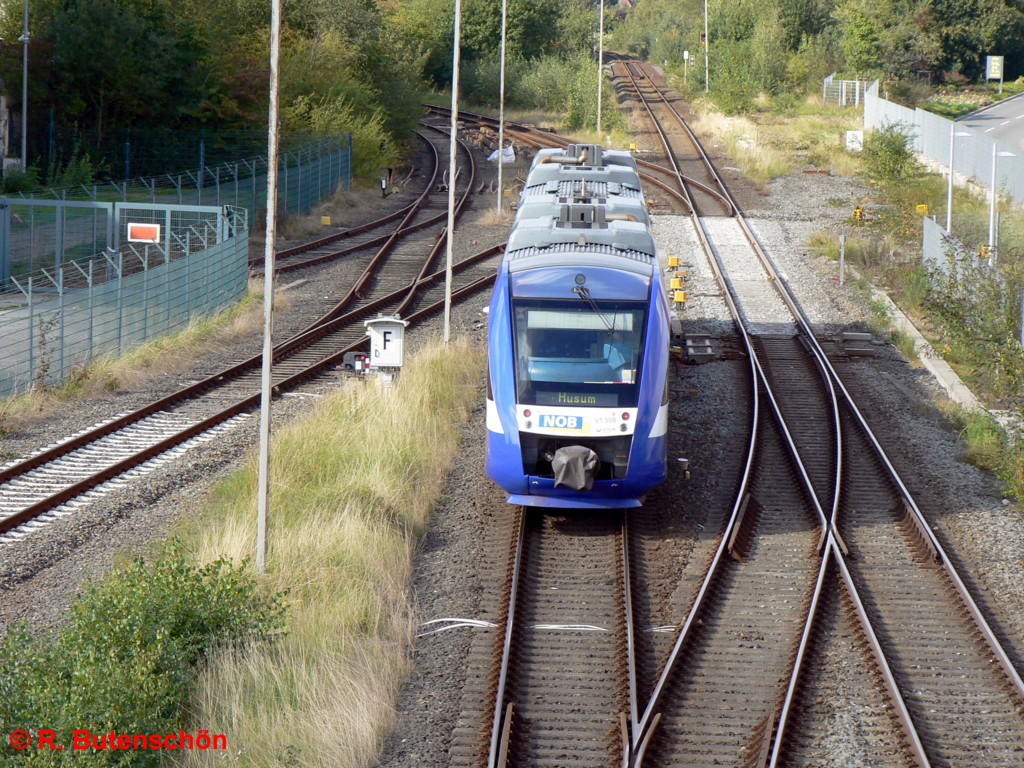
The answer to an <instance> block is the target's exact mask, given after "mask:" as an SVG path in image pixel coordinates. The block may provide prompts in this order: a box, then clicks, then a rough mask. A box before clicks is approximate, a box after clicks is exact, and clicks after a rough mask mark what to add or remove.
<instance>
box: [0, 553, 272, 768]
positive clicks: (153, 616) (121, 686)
mask: <svg viewBox="0 0 1024 768" xmlns="http://www.w3.org/2000/svg"><path fill="white" fill-rule="evenodd" d="M283 621H284V610H283V606H282V603H281V601H280V599H279V598H278V597H271V598H265V597H263V596H261V595H260V594H259V592H258V591H257V588H256V584H255V582H254V581H253V579H252V578H251V576H249V575H248V573H247V572H246V571H244V570H242V569H239V568H235V567H232V566H231V565H229V564H227V563H226V562H223V561H218V562H215V563H211V564H210V565H207V566H205V567H202V568H196V567H194V566H192V565H190V564H189V563H188V562H187V561H186V559H185V557H184V556H182V555H181V554H177V553H175V552H173V551H172V552H170V553H169V554H168V555H167V556H166V557H165V558H163V559H161V560H158V561H157V562H155V563H153V564H150V565H146V564H145V563H143V562H142V561H141V560H137V561H135V562H133V563H132V564H130V565H129V566H127V567H125V568H122V569H120V570H118V571H115V572H114V573H113V574H111V575H110V576H108V577H107V578H105V579H103V580H102V581H100V582H99V583H97V584H94V585H93V586H91V587H89V588H88V589H87V590H86V591H85V593H84V594H83V595H82V596H80V597H79V598H78V599H77V601H76V602H75V604H74V607H73V608H72V610H71V616H70V619H69V621H68V623H67V624H66V625H65V626H64V627H63V628H62V629H61V630H60V631H59V634H58V635H57V637H56V638H55V639H52V638H48V637H47V636H46V635H45V634H40V635H35V636H33V635H32V634H30V633H29V632H28V631H27V630H26V629H23V628H16V629H12V630H11V631H10V632H9V634H8V635H7V636H6V637H5V638H4V639H3V640H2V641H0V669H2V670H3V674H2V676H0V731H2V732H3V733H4V734H5V737H4V743H3V745H2V746H0V755H2V756H3V757H4V760H5V761H7V762H5V763H4V764H5V765H6V764H12V765H13V764H14V762H12V761H16V762H17V765H21V766H30V767H33V768H34V767H35V766H63V765H75V766H81V765H87V766H114V765H118V766H147V765H152V766H155V765H158V764H159V763H160V755H161V752H160V751H159V750H130V751H125V750H115V751H111V750H109V749H107V750H99V751H92V750H90V751H80V750H72V749H71V746H72V732H73V731H75V730H87V731H90V732H92V733H96V734H107V733H110V732H111V731H114V732H116V733H118V734H167V733H172V732H173V733H177V732H178V731H179V730H180V729H182V728H183V727H184V726H183V723H184V722H185V718H184V714H185V711H186V707H187V705H188V702H189V698H190V695H191V691H192V686H193V677H194V674H195V667H196V666H197V665H198V664H200V662H202V661H203V659H204V658H206V656H207V654H208V653H209V652H210V651H211V650H212V649H213V648H214V647H217V646H219V645H223V644H234V645H237V644H242V643H245V642H250V641H252V640H255V639H258V638H260V637H265V636H266V635H267V634H268V633H270V632H272V631H274V630H277V629H279V628H280V627H281V626H282V625H283ZM17 729H25V730H27V731H29V732H30V733H32V734H36V733H37V732H38V731H40V730H50V731H53V732H55V737H54V743H56V744H62V745H65V748H64V749H63V750H62V751H55V750H51V749H49V748H43V749H38V748H34V747H30V748H29V749H25V750H23V751H17V750H15V749H13V748H12V747H11V746H9V745H8V743H7V734H10V733H11V732H12V731H15V730H17ZM34 738H36V739H37V738H38V737H34ZM34 744H35V745H36V747H37V746H38V741H34ZM229 746H230V745H229Z"/></svg>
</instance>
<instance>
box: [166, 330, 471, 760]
mask: <svg viewBox="0 0 1024 768" xmlns="http://www.w3.org/2000/svg"><path fill="white" fill-rule="evenodd" d="M482 370H483V355H482V352H481V350H480V349H474V348H473V347H471V345H470V344H468V343H466V342H459V343H455V344H452V345H451V346H449V347H447V348H446V347H444V346H443V345H441V344H435V345H433V346H430V347H429V348H428V349H426V350H424V351H423V352H421V353H420V354H418V355H416V357H415V358H414V359H413V360H411V361H410V362H409V364H408V365H407V366H406V368H405V370H404V371H403V373H402V377H401V380H400V381H399V383H398V385H397V387H396V388H395V390H394V391H393V392H391V393H390V394H386V393H382V392H380V391H379V390H378V388H377V387H376V386H375V385H374V384H373V383H372V382H357V383H355V384H353V385H351V386H349V387H347V388H346V389H344V390H342V391H340V392H338V393H336V394H334V395H332V396H330V397H327V398H325V399H324V400H323V401H321V402H320V403H319V404H318V407H317V409H316V412H315V413H314V414H313V416H312V417H311V418H309V419H307V420H304V421H303V422H301V423H298V424H295V425H292V426H290V427H288V428H286V429H283V430H281V431H280V432H279V433H277V434H276V435H275V437H274V443H273V452H272V456H273V461H272V471H271V485H272V493H271V504H270V523H269V536H268V538H269V542H270V547H269V554H268V568H267V572H266V574H265V575H264V577H263V579H264V582H265V586H266V588H267V589H268V590H274V591H276V590H281V589H287V590H289V598H288V599H289V601H290V616H289V620H288V625H289V626H288V632H287V634H285V635H283V636H282V637H281V638H280V640H279V642H277V643H276V644H274V645H273V646H271V647H260V648H250V649H248V650H246V651H240V650H224V651H222V652H221V653H219V654H217V655H216V656H215V657H214V658H213V659H212V661H211V662H210V663H209V665H208V666H207V668H206V670H205V672H204V673H203V675H202V677H201V679H200V681H199V688H198V693H197V695H196V697H195V701H194V714H193V720H194V722H195V724H196V726H197V727H203V728H208V729H210V732H211V733H225V734H227V735H228V743H229V746H230V749H231V751H232V754H233V756H234V757H235V758H236V761H237V764H239V765H245V766H273V765H282V764H283V765H296V766H310V767H312V766H316V767H317V768H327V766H330V767H331V768H356V767H357V766H365V765H368V764H370V763H371V762H372V760H373V758H374V756H375V755H376V753H377V751H378V750H379V748H380V746H381V743H382V741H383V739H384V737H385V736H386V734H387V732H388V730H389V728H390V727H391V725H392V719H393V713H394V705H395V700H396V697H397V693H398V689H399V686H400V684H401V681H402V679H403V678H404V676H405V675H406V674H407V673H408V670H409V666H408V649H409V643H410V640H411V636H412V630H413V623H412V616H411V612H410V600H409V595H408V589H409V580H410V575H411V566H412V554H413V550H414V547H415V542H416V539H417V537H418V536H419V535H420V534H421V533H422V531H423V530H424V528H425V526H426V523H427V519H428V515H429V513H430V510H431V508H432V507H433V505H434V504H435V502H436V500H437V498H438V497H439V495H440V493H441V490H442V484H443V482H444V476H445V471H446V469H447V467H448V466H449V464H450V462H451V460H452V459H453V457H454V455H455V452H456V451H457V449H458V435H459V429H460V425H461V424H462V422H463V421H464V420H465V418H466V416H467V414H468V412H469V409H470V407H471V406H472V405H473V404H474V403H475V401H476V397H477V394H476V388H477V387H478V385H479V383H480V379H481V375H482ZM255 488H256V471H255V467H254V466H250V467H248V468H247V469H246V470H245V471H242V472H240V473H238V474H236V475H235V476H233V477H232V478H230V479H228V480H227V481H225V482H224V483H223V484H222V485H221V487H220V488H219V489H218V491H217V494H216V501H215V503H214V505H213V508H212V509H211V511H210V512H209V514H208V515H206V516H205V517H204V518H203V519H202V520H201V522H200V523H198V524H196V525H194V527H192V529H191V530H190V531H186V533H185V536H186V539H187V541H189V542H191V544H190V546H191V547H192V549H193V550H194V553H195V557H196V559H197V560H198V561H199V562H208V561H212V560H215V559H217V558H219V557H221V556H227V557H230V558H231V559H233V560H236V561H241V560H242V559H244V558H246V557H248V556H250V555H251V554H252V552H253V551H254V547H255V540H256V524H255V520H256V513H255V508H256V499H255ZM183 764H184V765H188V766H213V765H221V764H223V759H222V758H220V759H219V758H217V757H216V756H215V755H212V754H204V753H200V752H192V753H189V755H188V756H187V757H186V758H185V760H184V763H183Z"/></svg>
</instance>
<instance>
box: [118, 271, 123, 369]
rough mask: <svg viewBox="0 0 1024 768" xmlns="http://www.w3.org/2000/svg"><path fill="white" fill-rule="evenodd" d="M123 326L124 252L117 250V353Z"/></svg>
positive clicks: (119, 350)
mask: <svg viewBox="0 0 1024 768" xmlns="http://www.w3.org/2000/svg"><path fill="white" fill-rule="evenodd" d="M123 327H124V254H123V253H121V252H120V251H118V252H117V353H118V354H121V341H122V339H121V333H122V329H123Z"/></svg>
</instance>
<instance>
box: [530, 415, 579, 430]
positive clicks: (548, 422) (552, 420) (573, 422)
mask: <svg viewBox="0 0 1024 768" xmlns="http://www.w3.org/2000/svg"><path fill="white" fill-rule="evenodd" d="M540 425H541V427H552V428H554V429H581V428H582V426H583V418H582V417H580V416H563V415H562V414H550V413H546V414H544V415H542V416H541V417H540Z"/></svg>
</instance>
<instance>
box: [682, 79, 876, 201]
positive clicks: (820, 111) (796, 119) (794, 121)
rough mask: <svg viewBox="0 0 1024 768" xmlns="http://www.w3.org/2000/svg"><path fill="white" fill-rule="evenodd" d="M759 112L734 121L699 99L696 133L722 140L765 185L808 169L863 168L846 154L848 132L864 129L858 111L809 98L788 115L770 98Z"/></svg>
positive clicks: (751, 175) (746, 170)
mask: <svg viewBox="0 0 1024 768" xmlns="http://www.w3.org/2000/svg"><path fill="white" fill-rule="evenodd" d="M758 106H759V110H758V111H756V112H753V113H751V114H750V115H739V116H734V117H730V116H727V115H724V114H722V112H721V111H719V110H718V109H717V108H716V107H715V106H714V105H713V104H712V103H711V102H710V101H707V100H705V99H698V100H696V101H694V102H693V108H694V110H695V112H696V113H697V115H698V119H697V120H696V122H695V125H694V127H695V129H696V130H697V132H698V133H700V134H701V135H703V136H711V137H714V139H715V140H717V141H719V142H721V143H722V144H723V145H724V146H725V149H726V151H727V152H728V154H729V156H730V157H732V159H733V160H734V161H735V162H736V164H737V166H738V167H739V169H740V171H742V172H743V174H744V175H745V176H747V177H748V178H750V179H752V180H754V181H755V182H757V183H759V184H764V183H767V182H769V181H771V180H772V179H773V178H775V177H777V176H784V175H786V174H788V173H790V172H791V171H793V170H795V169H796V170H798V169H800V168H801V167H803V166H805V165H810V166H814V167H816V168H822V169H829V170H831V171H833V172H835V173H838V174H841V175H844V176H845V175H852V174H854V173H856V172H858V171H859V170H860V167H861V160H860V157H859V156H858V155H857V154H855V153H851V152H848V151H846V149H845V143H844V142H845V137H846V131H847V130H853V129H856V128H858V127H860V126H859V116H858V114H857V113H856V110H853V109H839V108H838V107H829V106H825V105H822V104H821V103H820V100H816V99H814V98H810V99H808V100H807V101H806V102H804V103H803V104H800V105H798V106H797V107H796V108H794V109H790V110H788V111H774V109H775V108H774V107H773V106H772V104H771V101H770V100H767V99H758Z"/></svg>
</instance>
